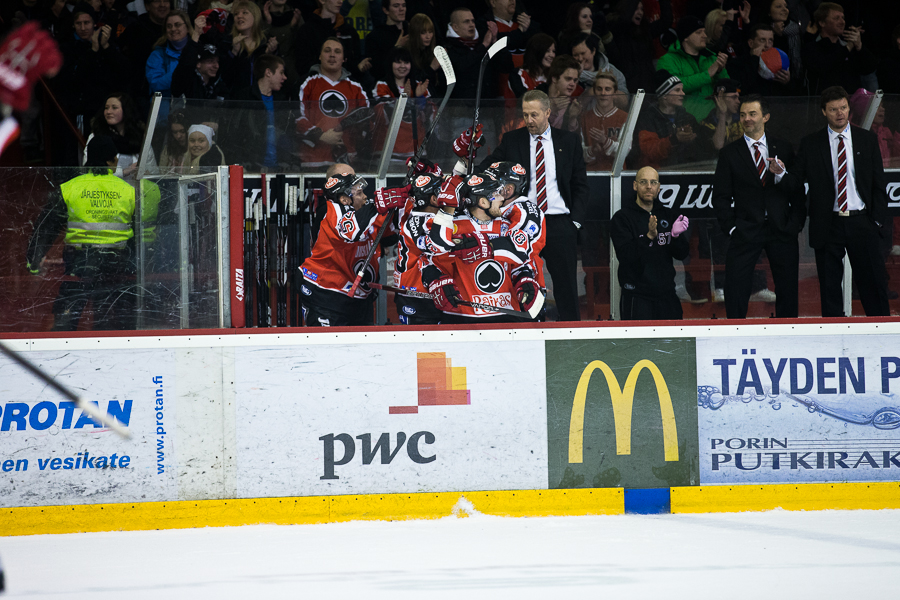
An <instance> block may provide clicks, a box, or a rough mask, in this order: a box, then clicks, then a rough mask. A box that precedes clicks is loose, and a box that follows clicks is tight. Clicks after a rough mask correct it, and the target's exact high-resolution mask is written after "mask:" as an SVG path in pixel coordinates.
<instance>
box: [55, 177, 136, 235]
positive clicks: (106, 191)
mask: <svg viewBox="0 0 900 600" xmlns="http://www.w3.org/2000/svg"><path fill="white" fill-rule="evenodd" d="M60 191H61V192H62V197H63V200H65V202H66V207H67V208H68V213H69V222H68V229H67V230H66V243H67V244H91V245H93V246H97V247H107V248H124V247H125V244H126V242H127V241H128V240H130V239H131V238H133V237H134V228H133V226H132V221H133V220H134V209H135V203H134V188H133V187H131V185H129V184H127V183H125V181H123V180H122V179H119V178H118V177H116V176H115V175H113V174H112V173H110V174H107V175H95V174H93V173H88V174H85V175H81V176H79V177H76V178H74V179H71V180H69V181H67V182H65V183H64V184H62V185H61V186H60Z"/></svg>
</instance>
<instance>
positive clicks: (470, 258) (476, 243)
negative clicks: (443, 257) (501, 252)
mask: <svg viewBox="0 0 900 600" xmlns="http://www.w3.org/2000/svg"><path fill="white" fill-rule="evenodd" d="M453 240H454V241H455V240H460V243H459V245H457V246H456V250H454V251H453V254H454V255H455V256H457V257H458V258H461V259H462V261H463V262H464V263H466V264H467V265H471V264H473V263H476V262H478V261H479V260H484V259H486V258H494V249H493V248H491V240H490V239H489V238H488V236H486V235H485V234H483V233H481V232H475V233H463V234H459V235H454V236H453Z"/></svg>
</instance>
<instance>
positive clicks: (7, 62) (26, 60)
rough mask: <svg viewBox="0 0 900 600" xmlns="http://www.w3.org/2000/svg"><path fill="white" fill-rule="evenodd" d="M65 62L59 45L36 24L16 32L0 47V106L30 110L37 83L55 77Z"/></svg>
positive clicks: (33, 23) (30, 22)
mask: <svg viewBox="0 0 900 600" xmlns="http://www.w3.org/2000/svg"><path fill="white" fill-rule="evenodd" d="M62 62H63V59H62V54H60V52H59V48H58V47H57V45H56V41H55V40H54V39H53V38H52V37H50V34H49V33H47V32H46V31H44V30H43V29H41V26H40V25H39V24H38V22H37V21H29V22H28V23H25V24H24V25H22V26H21V27H19V28H18V29H17V30H15V31H13V32H12V33H11V34H9V35H8V36H7V37H6V39H5V40H4V41H3V45H2V46H0V104H8V105H9V106H12V107H13V109H14V110H19V111H23V110H27V109H28V105H29V104H31V90H32V88H33V87H34V83H35V81H37V80H38V79H39V78H40V77H41V76H42V75H45V74H46V75H50V76H51V77H52V76H53V75H56V73H57V72H58V71H59V69H60V67H62Z"/></svg>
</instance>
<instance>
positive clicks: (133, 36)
mask: <svg viewBox="0 0 900 600" xmlns="http://www.w3.org/2000/svg"><path fill="white" fill-rule="evenodd" d="M144 6H145V7H146V8H147V12H146V13H144V14H142V15H140V16H138V18H137V19H136V20H135V21H133V22H132V23H131V24H130V25H128V27H126V28H125V31H123V32H122V35H121V36H119V47H120V48H121V49H122V53H123V54H124V55H125V58H127V59H128V61H129V62H130V64H131V68H130V71H131V72H132V73H143V72H144V68H145V67H146V66H147V59H148V58H150V53H151V52H153V48H154V46H155V45H156V42H157V41H158V40H159V39H160V38H161V37H163V36H164V35H166V17H167V16H168V14H169V11H170V10H172V4H171V1H170V0H144ZM132 90H133V92H134V94H135V97H136V98H147V97H149V96H150V88H149V87H148V83H147V78H146V77H137V78H136V81H134V82H133V87H132Z"/></svg>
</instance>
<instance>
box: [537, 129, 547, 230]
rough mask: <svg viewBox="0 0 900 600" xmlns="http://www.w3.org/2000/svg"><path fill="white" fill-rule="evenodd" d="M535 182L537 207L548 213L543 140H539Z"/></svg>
mask: <svg viewBox="0 0 900 600" xmlns="http://www.w3.org/2000/svg"><path fill="white" fill-rule="evenodd" d="M534 163H535V170H534V173H535V182H536V190H537V205H538V208H540V209H541V212H547V176H546V173H544V145H543V144H541V138H540V137H538V139H537V148H536V156H535V160H534Z"/></svg>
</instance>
